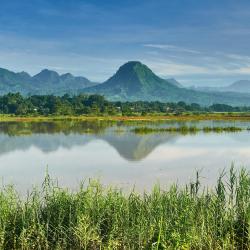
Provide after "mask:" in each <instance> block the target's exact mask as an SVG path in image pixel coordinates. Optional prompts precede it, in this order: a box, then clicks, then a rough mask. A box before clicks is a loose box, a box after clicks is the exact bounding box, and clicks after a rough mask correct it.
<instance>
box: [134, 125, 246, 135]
mask: <svg viewBox="0 0 250 250" xmlns="http://www.w3.org/2000/svg"><path fill="white" fill-rule="evenodd" d="M243 130H244V128H241V127H234V126H228V127H202V128H200V127H196V126H190V127H188V126H180V127H166V128H152V127H145V126H141V127H136V128H134V129H132V130H131V131H132V132H134V133H136V134H149V133H163V132H168V133H181V134H188V133H193V134H195V133H197V132H201V131H202V132H204V133H210V132H214V133H222V132H240V131H243ZM247 130H249V129H247Z"/></svg>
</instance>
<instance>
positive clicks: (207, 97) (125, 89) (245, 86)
mask: <svg viewBox="0 0 250 250" xmlns="http://www.w3.org/2000/svg"><path fill="white" fill-rule="evenodd" d="M8 92H20V93H22V94H24V95H28V94H56V95H62V94H64V93H70V94H79V93H89V94H95V93H97V94H101V95H104V96H105V97H106V98H108V99H110V100H121V101H136V100H147V101H156V100H157V101H162V102H178V101H185V102H187V103H194V102H195V103H200V104H202V105H211V104H213V103H224V104H230V105H250V81H239V82H236V83H234V84H232V85H230V86H228V87H223V88H219V87H218V88H210V87H203V88H197V87H196V88H185V87H184V86H182V85H181V84H180V83H179V82H177V81H176V80H175V79H163V78H160V77H159V76H157V75H156V74H154V73H153V72H152V70H150V69H149V68H148V67H147V66H146V65H144V64H142V63H141V62H137V61H131V62H127V63H125V64H124V65H122V66H121V67H120V68H119V69H118V71H117V72H116V73H115V74H114V75H113V76H112V77H111V78H109V79H108V80H107V81H105V82H104V83H99V84H98V83H96V82H91V81H90V80H88V79H87V78H85V77H75V76H73V75H72V74H70V73H67V74H63V75H59V74H58V73H57V72H55V71H51V70H47V69H45V70H42V71H41V72H40V73H39V74H37V75H35V76H30V75H29V74H28V73H26V72H21V73H14V72H11V71H9V70H6V69H0V94H6V93H8ZM248 92H249V93H248Z"/></svg>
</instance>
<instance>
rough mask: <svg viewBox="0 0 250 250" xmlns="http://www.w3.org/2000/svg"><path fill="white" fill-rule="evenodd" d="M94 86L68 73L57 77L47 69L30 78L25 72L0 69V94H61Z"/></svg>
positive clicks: (82, 78) (86, 80)
mask: <svg viewBox="0 0 250 250" xmlns="http://www.w3.org/2000/svg"><path fill="white" fill-rule="evenodd" d="M96 84H97V83H94V82H91V81H90V80H88V79H87V78H85V77H75V76H73V75H72V74H70V73H66V74H63V75H59V74H58V73H57V72H55V71H52V70H48V69H44V70H42V71H41V72H40V73H38V74H37V75H35V76H33V77H32V76H30V75H29V74H28V73H26V72H20V73H15V72H12V71H9V70H7V69H3V68H0V94H6V93H8V92H20V93H22V94H29V93H31V94H63V93H67V92H70V93H71V92H74V91H76V90H77V89H79V88H85V87H88V86H93V85H96Z"/></svg>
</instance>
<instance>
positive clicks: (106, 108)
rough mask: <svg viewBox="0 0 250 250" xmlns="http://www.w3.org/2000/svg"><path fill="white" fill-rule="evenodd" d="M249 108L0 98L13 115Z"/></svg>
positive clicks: (0, 106)
mask: <svg viewBox="0 0 250 250" xmlns="http://www.w3.org/2000/svg"><path fill="white" fill-rule="evenodd" d="M248 111H250V107H246V106H245V107H233V106H230V105H226V104H213V105H211V106H207V107H206V106H201V105H199V104H197V103H192V104H186V103H185V102H177V103H163V102H159V101H152V102H147V101H136V102H120V101H117V102H111V101H108V100H106V99H105V98H104V97H103V96H101V95H85V94H80V95H75V96H70V95H68V94H65V95H63V96H55V95H32V96H28V97H24V96H22V95H21V94H20V93H9V94H6V95H3V96H0V114H12V115H21V116H26V115H27V116H28V115H43V116H46V115H91V114H92V115H126V116H129V115H142V116H143V115H148V114H154V113H155V114H163V115H164V114H166V115H167V114H182V113H184V112H192V113H197V114H199V113H205V112H248Z"/></svg>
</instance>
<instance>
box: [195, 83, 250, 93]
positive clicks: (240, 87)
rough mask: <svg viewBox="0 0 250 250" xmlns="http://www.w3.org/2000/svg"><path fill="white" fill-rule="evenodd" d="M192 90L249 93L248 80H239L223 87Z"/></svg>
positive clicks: (249, 85)
mask: <svg viewBox="0 0 250 250" xmlns="http://www.w3.org/2000/svg"><path fill="white" fill-rule="evenodd" d="M192 89H194V90H199V91H206V92H214V91H217V92H235V93H250V80H239V81H236V82H234V83H232V84H230V85H228V86H225V87H206V86H205V87H192Z"/></svg>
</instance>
